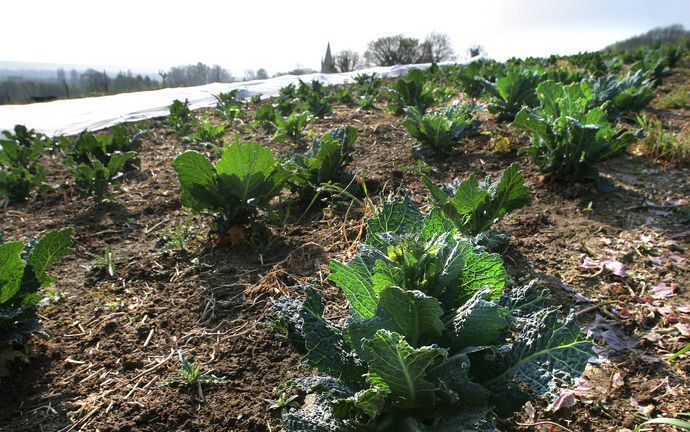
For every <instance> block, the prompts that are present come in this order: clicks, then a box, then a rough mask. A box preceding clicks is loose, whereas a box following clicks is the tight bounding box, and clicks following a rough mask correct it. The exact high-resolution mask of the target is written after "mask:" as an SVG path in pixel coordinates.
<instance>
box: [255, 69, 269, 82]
mask: <svg viewBox="0 0 690 432" xmlns="http://www.w3.org/2000/svg"><path fill="white" fill-rule="evenodd" d="M256 79H268V72H266V69H264V68H260V69H257V70H256Z"/></svg>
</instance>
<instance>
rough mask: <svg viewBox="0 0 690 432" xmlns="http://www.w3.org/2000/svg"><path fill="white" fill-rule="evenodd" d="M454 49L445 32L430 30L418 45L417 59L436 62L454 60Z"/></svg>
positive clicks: (423, 61)
mask: <svg viewBox="0 0 690 432" xmlns="http://www.w3.org/2000/svg"><path fill="white" fill-rule="evenodd" d="M455 58H456V57H455V51H454V50H453V45H452V44H451V43H450V38H449V37H448V35H447V34H445V33H436V32H432V33H429V34H428V35H427V36H426V39H424V42H422V44H421V45H420V56H419V59H418V61H420V62H422V63H438V62H442V61H448V60H455Z"/></svg>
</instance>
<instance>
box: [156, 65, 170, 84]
mask: <svg viewBox="0 0 690 432" xmlns="http://www.w3.org/2000/svg"><path fill="white" fill-rule="evenodd" d="M158 75H160V77H161V79H162V80H163V87H165V85H166V82H165V79H166V78H167V77H168V73H167V72H165V71H163V70H162V69H161V70H159V71H158Z"/></svg>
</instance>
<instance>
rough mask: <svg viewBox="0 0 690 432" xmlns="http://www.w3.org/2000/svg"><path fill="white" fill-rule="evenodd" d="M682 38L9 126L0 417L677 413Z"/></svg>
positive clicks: (331, 426) (617, 426)
mask: <svg viewBox="0 0 690 432" xmlns="http://www.w3.org/2000/svg"><path fill="white" fill-rule="evenodd" d="M689 52H690V51H689V46H688V44H683V45H679V46H674V47H658V48H645V49H638V50H635V51H627V52H620V53H609V52H599V53H588V54H580V55H576V56H570V57H557V56H552V57H550V58H540V59H526V60H509V61H507V62H505V63H498V62H495V61H489V60H480V61H476V62H474V63H470V64H468V65H465V66H446V67H437V66H435V65H434V66H432V67H431V68H429V69H426V70H413V71H411V72H410V73H408V74H407V75H406V76H403V77H401V78H398V79H391V80H388V79H386V80H384V79H381V78H380V77H377V76H376V75H361V76H359V77H358V78H357V82H356V84H353V85H348V86H342V87H324V86H321V85H320V84H319V83H318V82H313V83H302V84H300V85H299V86H289V87H285V88H283V89H282V90H281V95H280V96H279V97H277V98H272V99H261V98H258V97H255V98H252V100H240V99H238V98H237V94H236V93H226V94H220V95H218V96H217V98H218V105H217V107H216V108H215V109H209V110H202V111H190V110H189V109H188V106H187V104H186V103H185V101H175V103H173V105H172V106H171V107H170V115H169V116H168V117H165V118H161V119H154V120H150V121H143V122H139V123H133V124H126V125H121V126H117V127H115V128H112V129H109V130H105V131H99V132H96V133H87V132H84V133H82V134H81V135H79V136H74V137H46V136H43V135H41V134H40V133H37V132H35V131H33V130H31V129H29V128H25V127H23V126H17V127H16V128H15V130H14V131H11V133H9V132H8V133H9V135H7V136H6V137H5V138H3V139H1V140H0V146H1V148H0V168H1V171H0V199H1V200H2V203H3V204H4V206H3V208H2V209H0V218H1V220H2V223H1V224H0V228H1V229H2V236H0V263H1V264H2V268H0V389H1V391H0V431H62V432H67V431H79V430H83V431H97V430H98V431H130V430H136V431H163V430H166V431H167V430H171V431H172V430H180V431H183V430H184V431H212V430H213V431H215V430H229V431H247V432H248V431H278V430H285V431H287V432H291V431H292V432H296V431H300V432H311V431H314V432H330V431H333V432H335V431H338V432H341V431H420V432H421V431H426V432H445V431H498V430H500V431H519V430H535V431H559V430H563V431H628V430H629V431H634V430H651V429H652V428H655V427H657V428H659V429H660V430H661V429H663V428H670V426H667V424H669V422H672V421H675V422H676V423H675V424H676V425H677V426H678V425H680V427H685V428H686V429H690V424H688V423H687V421H685V423H684V419H685V420H690V419H688V417H687V416H689V415H690V413H688V411H690V407H689V406H688V403H687V400H688V399H690V379H689V377H688V373H689V372H690V353H688V352H689V351H690V295H689V294H688V286H690V284H689V282H690V272H689V268H688V265H689V264H688V259H689V258H690V257H689V254H688V248H690V242H689V240H688V239H689V238H690V228H689V227H688V224H690V203H689V202H688V197H689V196H690V182H689V180H688V179H689V178H690V176H689V173H690V169H689V162H690V93H689V90H690V54H689ZM28 126H30V125H28ZM686 353H687V354H686ZM669 419H674V420H669ZM650 420H651V421H653V422H658V424H655V423H651V424H644V423H645V422H647V421H650Z"/></svg>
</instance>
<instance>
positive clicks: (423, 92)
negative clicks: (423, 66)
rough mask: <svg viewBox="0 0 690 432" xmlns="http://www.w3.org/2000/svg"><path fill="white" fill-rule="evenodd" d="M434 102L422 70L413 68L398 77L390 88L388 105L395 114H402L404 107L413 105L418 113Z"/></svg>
mask: <svg viewBox="0 0 690 432" xmlns="http://www.w3.org/2000/svg"><path fill="white" fill-rule="evenodd" d="M433 104H434V95H433V92H432V90H431V86H430V84H429V83H428V82H427V79H426V77H425V74H424V71H423V70H420V69H414V70H411V71H410V72H408V73H407V75H405V76H402V77H400V78H398V79H397V80H396V81H395V83H394V84H393V86H392V87H391V88H390V101H389V103H388V107H389V108H390V110H391V111H393V112H394V113H396V114H403V112H404V110H405V108H406V107H408V106H409V107H415V108H417V109H418V110H419V112H420V113H422V114H423V113H424V112H425V111H426V110H427V108H429V107H430V106H431V105H433Z"/></svg>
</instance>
